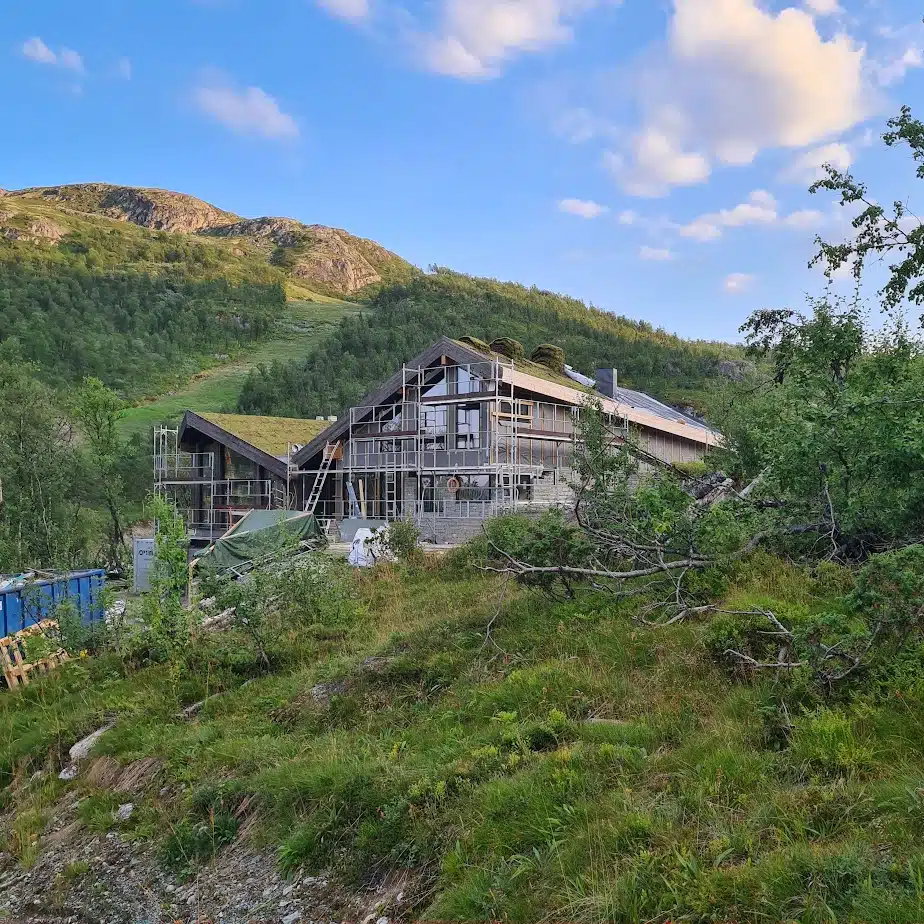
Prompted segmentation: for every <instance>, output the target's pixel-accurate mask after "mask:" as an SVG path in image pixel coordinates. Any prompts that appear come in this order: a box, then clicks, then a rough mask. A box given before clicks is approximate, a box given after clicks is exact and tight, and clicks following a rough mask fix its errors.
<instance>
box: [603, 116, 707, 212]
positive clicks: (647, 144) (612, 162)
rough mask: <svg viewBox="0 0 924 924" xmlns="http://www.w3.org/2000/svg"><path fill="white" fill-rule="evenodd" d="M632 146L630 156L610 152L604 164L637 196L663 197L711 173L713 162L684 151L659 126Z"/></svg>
mask: <svg viewBox="0 0 924 924" xmlns="http://www.w3.org/2000/svg"><path fill="white" fill-rule="evenodd" d="M629 147H630V154H629V157H628V158H626V157H623V156H622V155H620V154H617V153H616V152H614V151H606V152H605V153H604V155H603V164H604V166H605V167H606V168H607V169H608V170H609V171H610V173H612V174H613V176H615V177H616V178H617V180H619V182H620V184H621V185H622V188H623V189H624V190H625V191H626V192H627V193H629V194H631V195H633V196H663V195H666V194H667V192H668V191H669V190H670V188H671V187H672V186H690V185H693V184H695V183H702V182H703V180H705V179H706V178H707V177H708V176H709V162H708V161H707V160H706V158H705V157H703V155H702V154H699V153H696V152H693V151H683V150H681V149H680V147H679V146H678V145H677V143H676V141H675V139H673V138H672V137H671V136H670V135H669V134H667V133H666V132H664V131H661V130H659V129H657V128H653V127H649V128H647V129H645V130H644V131H642V132H640V133H638V134H636V135H635V136H634V137H633V138H632V140H631V142H630V145H629Z"/></svg>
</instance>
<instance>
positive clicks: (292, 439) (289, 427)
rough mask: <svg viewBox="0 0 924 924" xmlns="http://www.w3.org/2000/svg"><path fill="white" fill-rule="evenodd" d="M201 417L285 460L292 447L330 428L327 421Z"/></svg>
mask: <svg viewBox="0 0 924 924" xmlns="http://www.w3.org/2000/svg"><path fill="white" fill-rule="evenodd" d="M199 416H200V417H202V418H204V419H205V420H207V421H209V423H213V424H215V426H216V427H221V428H222V430H227V431H228V433H231V434H233V435H234V436H236V437H238V439H242V440H244V441H245V442H247V443H250V445H251V446H256V447H257V449H262V450H263V451H264V452H267V453H269V454H270V455H271V456H277V457H279V456H284V455H285V454H286V451H287V449H288V447H289V445H290V444H294V443H298V444H299V445H302V446H303V445H304V444H305V443H310V442H311V441H312V440H313V439H314V438H315V437H316V436H317V435H318V434H319V433H320V432H321V431H322V430H326V429H327V428H328V427H329V426H330V421H327V420H302V419H301V418H299V417H255V416H251V415H249V414H199Z"/></svg>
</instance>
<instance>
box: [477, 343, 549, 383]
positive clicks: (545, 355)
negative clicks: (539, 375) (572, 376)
mask: <svg viewBox="0 0 924 924" xmlns="http://www.w3.org/2000/svg"><path fill="white" fill-rule="evenodd" d="M492 346H493V344H492ZM529 358H530V359H531V360H532V361H533V362H534V363H539V364H540V365H542V366H545V367H546V368H548V369H551V370H552V371H553V372H557V373H558V374H559V375H564V374H565V351H564V350H563V349H562V348H561V347H557V346H555V345H554V344H551V343H540V344H539V346H537V347H536V349H535V350H533V352H532V356H530V357H529Z"/></svg>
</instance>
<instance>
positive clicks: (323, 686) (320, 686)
mask: <svg viewBox="0 0 924 924" xmlns="http://www.w3.org/2000/svg"><path fill="white" fill-rule="evenodd" d="M346 689H347V685H346V681H345V680H332V681H330V682H329V683H316V684H315V685H314V686H313V687H312V688H311V692H310V693H309V694H308V695H309V696H310V697H311V699H313V700H314V702H315V703H317V704H318V705H319V706H327V705H328V704H329V703H330V701H331V697H333V696H343V694H344V693H346Z"/></svg>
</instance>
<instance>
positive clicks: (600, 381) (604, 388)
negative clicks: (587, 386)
mask: <svg viewBox="0 0 924 924" xmlns="http://www.w3.org/2000/svg"><path fill="white" fill-rule="evenodd" d="M596 378H597V391H599V392H600V394H601V395H606V397H607V398H615V397H616V388H617V386H618V384H619V374H618V373H617V371H616V370H615V369H598V370H597V376H596Z"/></svg>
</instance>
